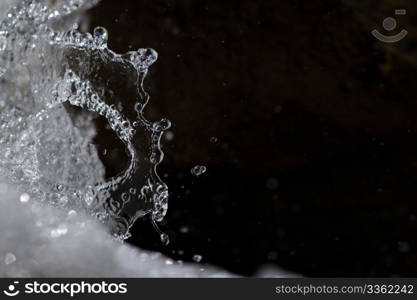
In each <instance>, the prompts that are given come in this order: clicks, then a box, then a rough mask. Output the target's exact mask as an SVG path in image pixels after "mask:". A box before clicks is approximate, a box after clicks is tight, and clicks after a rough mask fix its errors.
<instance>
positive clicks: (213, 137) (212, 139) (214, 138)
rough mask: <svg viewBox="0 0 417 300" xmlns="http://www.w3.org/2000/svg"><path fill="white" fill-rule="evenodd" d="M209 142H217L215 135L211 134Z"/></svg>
mask: <svg viewBox="0 0 417 300" xmlns="http://www.w3.org/2000/svg"><path fill="white" fill-rule="evenodd" d="M210 142H211V143H212V144H215V143H217V142H218V139H217V138H216V137H215V136H212V137H211V138H210Z"/></svg>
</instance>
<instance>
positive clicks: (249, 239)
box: [90, 0, 417, 277]
mask: <svg viewBox="0 0 417 300" xmlns="http://www.w3.org/2000/svg"><path fill="white" fill-rule="evenodd" d="M395 9H406V10H407V15H405V16H395V14H394V11H395ZM90 16H91V23H92V24H91V25H92V26H98V25H102V26H104V27H106V28H107V29H108V31H109V37H110V48H112V49H113V50H115V51H116V52H120V53H122V52H127V51H129V50H133V49H137V48H143V47H152V48H154V49H156V50H157V51H158V53H159V60H158V62H157V63H156V64H155V65H154V66H152V68H151V70H150V72H149V76H148V77H147V80H146V82H145V86H146V89H147V90H148V91H149V93H150V94H151V102H150V104H149V105H148V106H147V109H146V115H147V117H148V119H151V120H158V119H160V118H162V117H167V118H168V119H170V120H171V121H172V123H173V127H172V129H171V130H170V131H169V132H167V133H166V134H165V136H164V140H163V149H164V152H165V154H166V156H165V159H164V161H163V163H162V164H161V165H160V166H159V173H160V175H161V177H162V178H163V179H164V181H165V182H166V183H167V184H168V186H169V188H170V193H171V196H170V202H169V211H168V215H167V217H166V221H165V222H164V223H163V226H162V227H163V230H165V231H166V232H167V233H168V234H169V235H170V237H171V243H170V245H168V246H163V245H162V244H161V243H160V241H159V236H158V234H157V233H156V232H155V230H154V229H153V228H152V225H151V223H150V222H149V220H140V221H138V222H137V224H136V225H135V227H134V228H133V230H132V234H133V236H132V238H131V239H130V240H129V242H130V243H131V244H134V245H136V246H138V247H141V248H146V249H152V250H157V251H160V252H163V253H165V254H167V255H168V256H171V257H173V258H175V259H179V260H183V261H193V260H194V261H196V262H200V263H201V264H202V268H204V264H214V265H217V266H220V267H223V268H226V269H228V270H230V271H232V272H236V273H238V274H242V275H253V274H254V272H256V270H257V269H259V268H260V267H261V266H263V265H275V266H279V267H281V268H284V269H287V270H289V271H293V272H297V273H301V274H304V275H307V276H364V277H367V276H415V275H416V274H417V119H416V115H417V97H416V96H417V84H416V76H417V4H416V2H415V1H411V0H409V1H405V0H404V1H397V0H396V1H393V0H369V1H359V0H357V1H354V0H337V1H335V0H314V1H306V0H303V1H302V0H287V1H272V0H270V1H254V0H239V1H237V0H235V1H220V0H210V1H208V0H201V1H193V0H176V1H174V0H123V1H117V2H115V1H111V0H103V1H102V2H101V4H100V5H98V6H97V7H96V8H95V9H93V10H92V11H91V12H90ZM386 17H394V18H395V19H396V20H397V21H398V27H397V29H396V30H395V31H393V32H387V31H385V30H384V28H383V26H382V21H383V20H384V19H385V18H386ZM373 29H378V30H379V31H380V32H381V33H384V34H386V35H392V34H394V33H397V32H399V31H400V30H401V29H406V30H407V31H408V32H409V35H408V36H407V37H406V38H405V39H404V40H402V41H400V42H398V43H395V44H384V43H382V42H379V41H378V40H376V39H375V38H374V37H373V36H372V35H371V33H370V32H371V30H373ZM97 126H98V128H99V134H98V136H97V138H96V143H97V144H98V147H99V150H100V155H101V159H102V160H103V161H104V163H105V165H106V167H107V176H112V175H115V174H116V173H117V172H119V171H121V170H122V169H123V168H124V167H125V164H126V162H127V158H126V154H125V150H124V148H123V145H121V144H120V143H119V142H118V141H117V138H115V137H113V136H112V134H111V132H110V131H108V130H106V129H105V124H104V123H102V121H100V120H98V121H97ZM196 165H204V166H206V167H207V172H206V173H204V174H202V175H201V176H198V177H196V176H193V175H192V174H191V168H192V167H194V166H196ZM200 260H201V261H200Z"/></svg>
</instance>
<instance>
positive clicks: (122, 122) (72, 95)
mask: <svg viewBox="0 0 417 300" xmlns="http://www.w3.org/2000/svg"><path fill="white" fill-rule="evenodd" d="M12 2H14V6H13V7H12V8H10V9H9V10H5V9H4V8H5V7H6V5H7V4H9V5H10V4H11V3H12ZM96 2H97V1H95V0H65V1H47V0H21V1H7V2H4V3H3V2H2V11H6V13H3V14H2V15H1V18H2V19H1V23H0V111H1V114H0V129H1V132H0V145H1V147H2V149H3V151H2V152H1V153H0V171H1V172H2V173H3V174H4V175H6V177H7V178H9V179H11V180H12V181H13V183H15V184H17V185H18V186H19V187H22V189H23V191H24V192H26V193H28V195H29V196H30V197H32V198H34V199H37V200H39V201H42V202H46V203H49V204H52V205H54V206H58V207H61V208H65V209H66V210H75V211H77V212H80V211H83V212H87V213H89V214H91V215H93V216H95V217H96V218H98V219H99V220H100V221H101V222H102V223H104V224H106V225H107V226H108V228H109V229H110V231H111V232H112V234H114V235H115V236H116V237H118V238H120V239H124V238H126V237H127V236H128V231H129V227H130V226H131V225H132V224H133V223H134V222H135V220H136V219H137V218H139V217H142V216H144V215H146V214H151V215H152V219H153V220H154V221H155V222H158V221H161V220H162V219H163V218H164V216H165V214H166V211H167V201H168V189H167V186H166V185H165V184H164V183H163V182H162V181H161V179H160V178H159V177H158V175H157V173H156V166H157V165H158V164H159V163H160V161H161V160H162V158H163V153H162V151H161V148H160V138H161V135H162V134H163V132H164V131H165V130H166V129H168V128H169V127H170V123H169V121H168V120H161V121H159V122H150V121H148V120H146V119H145V117H144V115H143V110H144V108H145V106H146V104H147V102H148V100H149V96H148V94H147V93H146V92H145V90H144V88H143V81H144V79H145V77H146V74H147V71H148V68H149V66H150V65H152V64H153V63H154V62H155V61H156V59H157V53H156V52H155V51H154V50H153V49H139V50H138V51H131V52H128V53H126V54H123V55H119V54H116V53H114V52H112V51H111V50H109V49H108V48H107V38H108V36H107V31H106V30H105V29H104V28H101V27H98V28H96V29H94V31H93V33H92V34H90V33H81V32H80V31H78V30H76V29H75V28H77V23H78V21H79V15H80V12H82V11H84V10H86V9H88V8H89V7H91V6H92V5H94V4H95V3H96ZM3 9H4V10H3ZM64 103H67V104H69V105H72V106H76V107H79V108H81V109H82V110H83V111H90V112H94V113H95V114H98V115H100V116H102V117H104V118H105V119H106V120H107V122H108V124H109V126H110V127H111V129H112V130H113V131H114V132H115V134H116V135H117V136H118V138H119V139H120V140H121V141H122V142H123V143H124V144H125V146H126V149H127V151H128V153H129V157H130V161H129V162H128V163H127V165H128V166H127V168H126V169H125V171H124V172H122V173H121V174H120V175H118V176H115V177H114V178H111V179H108V180H104V169H103V166H102V164H101V162H100V160H99V158H98V156H97V153H96V149H95V148H94V147H91V140H92V137H93V136H94V134H95V131H94V126H93V125H92V122H91V120H90V119H89V118H88V116H87V115H86V114H84V115H83V114H81V115H80V116H78V119H77V122H75V121H74V120H73V119H72V118H71V117H70V115H69V114H68V112H67V110H66V108H65V107H64ZM132 103H133V104H132ZM74 123H77V124H74ZM162 237H163V238H164V240H166V237H165V236H162Z"/></svg>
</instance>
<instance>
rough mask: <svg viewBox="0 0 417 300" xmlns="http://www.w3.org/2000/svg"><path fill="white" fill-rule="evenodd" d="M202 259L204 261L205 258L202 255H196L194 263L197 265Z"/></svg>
mask: <svg viewBox="0 0 417 300" xmlns="http://www.w3.org/2000/svg"><path fill="white" fill-rule="evenodd" d="M202 259H203V257H202V256H201V255H199V254H195V255H194V256H193V261H194V262H196V263H199V262H201V260H202Z"/></svg>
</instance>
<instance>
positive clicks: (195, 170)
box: [191, 166, 207, 177]
mask: <svg viewBox="0 0 417 300" xmlns="http://www.w3.org/2000/svg"><path fill="white" fill-rule="evenodd" d="M206 171H207V168H206V167H205V166H195V167H193V168H192V169H191V174H193V175H194V176H196V177H198V176H201V175H203V174H204V173H205V172H206Z"/></svg>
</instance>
